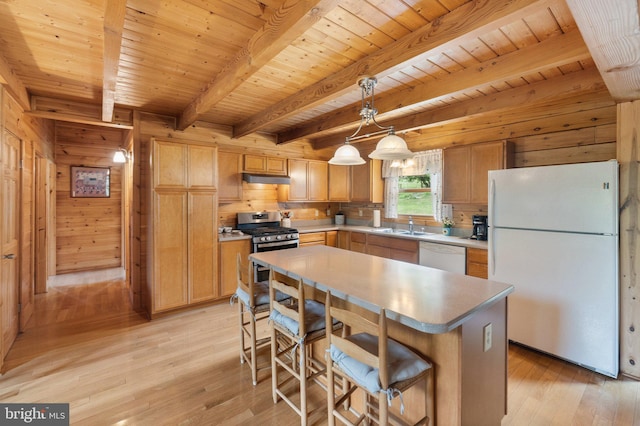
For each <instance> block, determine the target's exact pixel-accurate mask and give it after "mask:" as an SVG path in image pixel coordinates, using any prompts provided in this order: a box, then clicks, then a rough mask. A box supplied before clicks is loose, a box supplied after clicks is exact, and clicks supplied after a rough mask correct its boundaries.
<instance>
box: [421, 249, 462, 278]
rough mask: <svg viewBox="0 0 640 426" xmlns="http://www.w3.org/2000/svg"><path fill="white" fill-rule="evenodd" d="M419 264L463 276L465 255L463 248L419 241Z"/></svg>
mask: <svg viewBox="0 0 640 426" xmlns="http://www.w3.org/2000/svg"><path fill="white" fill-rule="evenodd" d="M418 261H419V263H420V265H422V266H428V267H430V268H436V269H442V270H444V271H449V272H456V273H458V274H464V273H465V270H466V263H467V255H466V249H465V248H464V247H459V246H452V245H448V244H438V243H430V242H427V241H420V253H419V260H418Z"/></svg>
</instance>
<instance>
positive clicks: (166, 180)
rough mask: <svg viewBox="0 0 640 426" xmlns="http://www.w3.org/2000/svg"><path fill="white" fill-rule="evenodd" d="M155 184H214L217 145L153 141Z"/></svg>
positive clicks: (156, 185)
mask: <svg viewBox="0 0 640 426" xmlns="http://www.w3.org/2000/svg"><path fill="white" fill-rule="evenodd" d="M153 162H154V163H153V173H154V185H155V188H166V189H169V188H193V189H199V188H202V189H215V188H216V165H217V148H216V147H211V146H200V145H186V144H181V143H174V142H164V141H156V142H155V144H154V155H153Z"/></svg>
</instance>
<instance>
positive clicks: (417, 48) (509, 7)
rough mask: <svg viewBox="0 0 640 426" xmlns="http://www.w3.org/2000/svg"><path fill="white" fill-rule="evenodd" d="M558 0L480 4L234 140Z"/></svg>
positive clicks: (249, 125) (291, 101)
mask: <svg viewBox="0 0 640 426" xmlns="http://www.w3.org/2000/svg"><path fill="white" fill-rule="evenodd" d="M552 2H553V0H502V1H495V0H477V1H473V2H469V3H466V4H464V5H462V6H461V7H459V8H457V9H455V10H454V11H452V12H450V13H449V14H447V15H445V16H443V17H441V18H439V19H437V20H435V21H433V22H431V23H429V24H428V25H425V26H423V27H421V28H420V29H418V30H416V31H414V32H412V33H410V34H407V35H406V36H404V37H402V38H400V39H398V40H397V41H395V42H393V43H391V44H390V45H388V46H386V47H384V48H382V49H380V50H378V51H377V52H375V53H373V54H371V55H369V56H367V57H365V58H363V59H362V60H360V61H357V62H355V63H353V64H352V65H350V66H348V67H346V68H343V69H342V70H341V71H339V72H337V73H335V74H333V75H331V76H330V77H327V78H325V79H323V80H321V81H319V82H318V83H315V84H312V85H310V86H307V87H306V88H304V89H302V90H300V91H298V92H297V93H296V94H294V95H292V96H289V97H288V98H286V99H284V100H282V101H280V102H278V103H276V104H275V105H273V106H271V107H269V108H268V109H266V110H264V111H261V112H259V113H257V114H255V115H253V116H252V117H249V118H248V119H246V120H245V121H243V122H241V123H239V124H237V125H236V126H234V137H241V136H245V135H248V134H250V133H253V132H255V131H258V130H260V129H261V128H263V127H264V126H266V125H268V124H270V123H273V122H275V121H278V120H282V119H284V118H287V117H289V116H291V115H293V114H295V113H297V112H299V111H300V110H301V109H307V108H312V107H314V106H317V105H319V104H322V103H326V102H327V101H328V99H330V97H336V96H340V95H341V94H343V93H345V92H346V91H348V90H354V87H355V82H356V81H357V80H358V78H359V77H361V76H363V75H388V74H391V73H393V72H396V71H400V70H401V69H402V68H404V67H406V66H407V64H408V63H409V61H415V60H416V58H421V57H424V58H427V57H428V56H430V55H432V54H434V53H435V52H440V51H443V50H446V49H448V48H449V47H455V46H457V45H458V43H459V40H461V39H463V38H470V37H477V36H479V35H480V34H482V33H487V32H490V31H492V30H494V29H497V28H500V27H502V26H504V25H506V24H508V23H510V22H513V20H514V19H517V18H518V17H526V16H528V15H529V14H531V13H534V12H535V11H536V10H539V8H540V7H541V5H544V4H551V3H552Z"/></svg>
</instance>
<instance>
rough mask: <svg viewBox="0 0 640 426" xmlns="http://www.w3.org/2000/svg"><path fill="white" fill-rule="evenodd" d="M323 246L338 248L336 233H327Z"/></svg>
mask: <svg viewBox="0 0 640 426" xmlns="http://www.w3.org/2000/svg"><path fill="white" fill-rule="evenodd" d="M325 245H328V246H331V247H337V246H338V231H327V236H326V241H325Z"/></svg>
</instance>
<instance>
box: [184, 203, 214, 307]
mask: <svg viewBox="0 0 640 426" xmlns="http://www.w3.org/2000/svg"><path fill="white" fill-rule="evenodd" d="M217 207H218V200H217V198H216V193H215V191H206V192H195V191H192V192H190V193H189V250H188V251H189V303H195V302H202V301H205V300H211V299H214V298H216V297H217V296H218V277H217V275H218V274H217V270H218V227H217V226H216V218H217V217H218V213H217Z"/></svg>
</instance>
